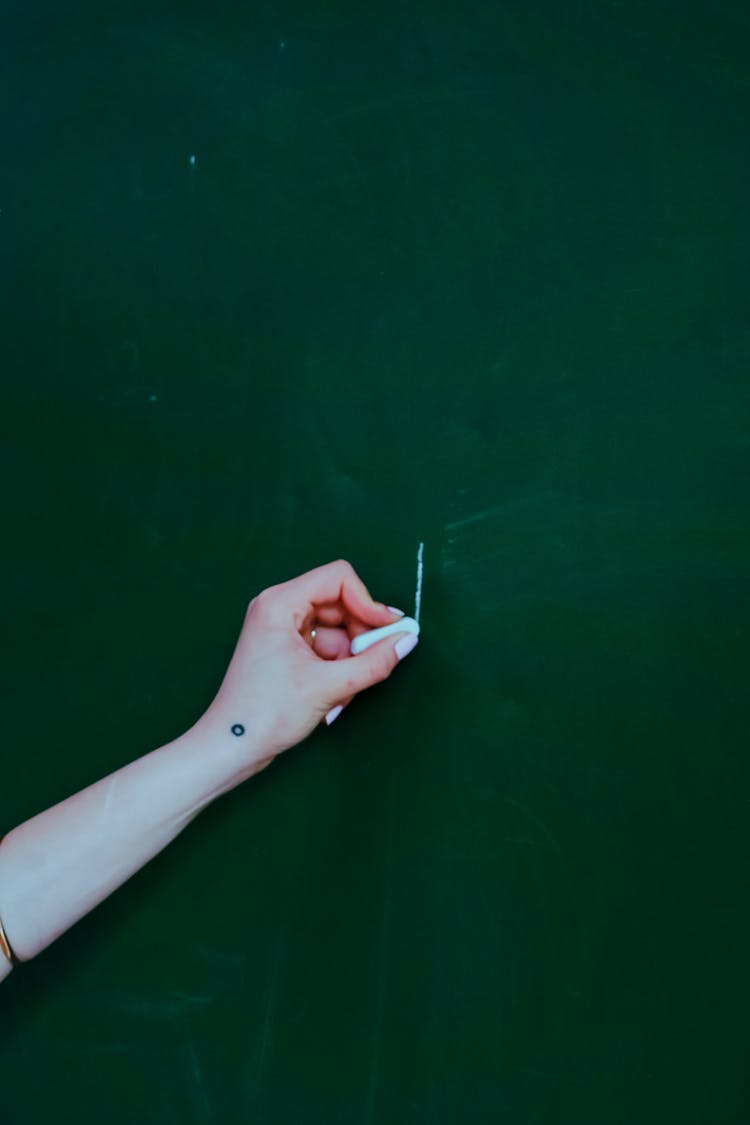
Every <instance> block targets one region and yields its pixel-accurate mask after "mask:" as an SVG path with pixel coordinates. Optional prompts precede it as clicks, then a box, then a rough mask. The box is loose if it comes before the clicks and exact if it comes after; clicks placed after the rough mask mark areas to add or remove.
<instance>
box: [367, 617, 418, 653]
mask: <svg viewBox="0 0 750 1125" xmlns="http://www.w3.org/2000/svg"><path fill="white" fill-rule="evenodd" d="M394 633H411V634H412V635H413V636H415V637H418V636H419V625H418V623H417V622H416V621H415V620H414V618H413V617H402V618H401V619H400V620H399V621H394V623H393V624H392V625H383V626H382V627H381V628H380V629H370V630H369V631H368V632H366V633H360V634H359V636H358V637H355V638H354V639H353V640H352V644H351V654H352V656H356V655H357V654H358V653H360V652H364V651H365V649H367V648H369V647H370V645H375V644H377V643H378V641H382V640H383V639H384V638H385V637H392V636H393V634H394ZM404 647H406V646H404ZM413 647H414V646H413V645H412V646H411V648H413ZM411 648H410V649H409V652H411Z"/></svg>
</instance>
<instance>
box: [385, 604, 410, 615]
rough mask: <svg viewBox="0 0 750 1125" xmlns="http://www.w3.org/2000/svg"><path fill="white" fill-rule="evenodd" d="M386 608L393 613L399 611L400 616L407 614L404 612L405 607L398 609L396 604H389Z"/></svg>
mask: <svg viewBox="0 0 750 1125" xmlns="http://www.w3.org/2000/svg"><path fill="white" fill-rule="evenodd" d="M385 608H386V609H389V610H390V611H391V613H397V614H398V615H399V617H405V616H406V615H405V614H404V611H403V609H396V607H395V605H387V606H386V607H385Z"/></svg>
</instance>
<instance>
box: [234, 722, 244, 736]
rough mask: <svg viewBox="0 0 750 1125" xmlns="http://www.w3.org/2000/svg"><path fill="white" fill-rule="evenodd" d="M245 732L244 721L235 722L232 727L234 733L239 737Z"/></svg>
mask: <svg viewBox="0 0 750 1125" xmlns="http://www.w3.org/2000/svg"><path fill="white" fill-rule="evenodd" d="M244 733H245V728H244V727H243V725H242V723H235V724H234V726H233V727H232V734H236V735H237V737H238V738H239V736H240V735H241V734H244Z"/></svg>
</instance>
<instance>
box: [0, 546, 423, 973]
mask: <svg viewBox="0 0 750 1125" xmlns="http://www.w3.org/2000/svg"><path fill="white" fill-rule="evenodd" d="M398 616H399V614H398V612H397V611H391V610H389V609H388V608H387V607H386V606H383V605H382V604H380V603H377V602H373V601H372V599H371V598H370V595H369V593H368V592H367V590H366V588H365V586H364V584H363V583H362V581H361V579H359V578H358V576H357V575H356V574H355V572H354V570H353V569H352V568H351V566H350V565H349V564H348V563H346V562H343V561H339V562H335V563H329V564H328V565H327V566H323V567H318V568H317V569H316V570H313V571H310V572H309V573H307V574H305V575H302V576H300V577H299V578H296V579H292V580H291V581H290V582H287V583H284V584H282V585H279V586H274V587H272V588H271V589H269V590H266V591H264V592H263V593H262V594H260V595H259V596H258V597H257V598H255V599H254V600H253V601H252V602H251V603H250V607H249V609H248V612H247V615H246V618H245V623H244V626H243V629H242V632H241V634H240V638H239V641H238V643H237V647H236V649H235V652H234V655H233V657H232V661H231V663H230V665H229V668H228V670H227V673H226V676H225V678H224V681H223V683H222V685H221V688H220V689H219V693H218V695H217V696H216V699H215V700H214V702H213V703H212V704H211V707H210V708H209V709H208V711H207V712H206V714H205V715H204V716H203V717H202V718H201V719H200V720H199V721H198V722H197V723H196V724H195V726H193V727H192V728H191V729H190V730H188V731H187V732H186V733H185V734H183V735H181V736H180V737H179V738H177V739H175V740H174V741H172V742H169V743H168V744H167V745H165V746H162V747H160V748H159V749H158V750H154V751H152V752H151V753H150V754H146V755H145V756H144V757H142V758H139V759H137V760H136V761H134V762H131V763H130V764H129V765H127V766H124V767H123V768H122V769H120V770H117V771H116V772H115V773H113V774H111V775H110V776H108V777H105V778H103V779H102V780H101V781H97V782H96V783H95V784H93V785H90V786H89V787H88V788H87V789H84V790H82V791H81V792H80V793H76V794H75V795H74V796H72V797H69V798H68V799H67V800H65V801H62V802H60V804H58V805H55V806H54V807H52V808H50V809H47V810H46V811H45V812H42V813H40V814H39V815H38V816H35V817H33V818H32V819H31V820H28V821H26V822H25V823H24V824H21V825H20V826H19V827H17V828H14V829H13V831H11V832H10V833H9V834H8V835H7V836H6V837H5V838H4V839H3V840H2V842H1V843H0V920H2V923H3V926H4V929H5V933H6V935H7V938H8V940H9V942H10V944H11V946H12V948H13V951H14V953H15V955H16V957H17V958H18V959H19V960H20V961H24V960H28V959H29V958H31V957H34V956H35V955H36V954H37V953H39V952H41V950H43V949H44V948H46V946H48V945H49V944H50V943H51V942H53V941H54V940H55V939H56V938H57V937H59V936H60V934H62V933H63V932H64V931H65V930H67V929H68V928H69V927H70V926H72V925H74V923H75V922H77V921H78V920H79V919H80V918H82V917H83V916H84V915H85V914H87V913H88V911H89V910H91V909H92V908H93V907H94V906H96V905H98V903H100V902H101V901H102V900H103V899H104V898H106V897H107V896H108V895H109V894H111V893H112V891H114V890H115V889H116V888H117V887H119V886H120V885H121V884H122V883H124V882H125V881H126V879H129V878H130V876H131V875H133V874H134V873H135V872H136V871H137V870H138V869H139V868H141V867H143V865H144V864H146V863H148V861H149V860H150V859H152V858H153V857H154V856H155V855H156V854H157V853H158V852H160V851H161V850H162V848H164V847H165V846H166V845H167V844H168V843H169V842H170V841H171V840H173V839H174V838H175V836H177V835H178V833H179V832H181V831H182V829H183V828H184V827H185V826H186V825H187V824H189V823H190V821H191V820H192V819H193V818H194V817H195V816H196V815H197V814H198V813H199V812H200V811H201V809H204V808H205V807H206V806H207V805H208V804H210V803H211V802H212V801H213V800H215V798H216V797H218V796H220V795H221V794H222V793H226V792H228V791H229V790H230V789H232V788H234V787H235V786H236V785H238V784H239V783H240V782H242V781H244V780H246V779H247V778H249V777H251V776H253V774H255V773H257V772H258V771H259V770H261V769H263V768H264V767H265V766H267V765H268V764H269V762H271V761H272V760H273V759H274V757H276V755H277V754H279V753H281V752H282V751H283V750H286V749H288V748H289V747H290V746H293V745H295V744H296V743H298V742H300V741H302V739H304V738H305V737H306V736H307V735H308V734H310V733H311V731H312V730H314V729H315V727H316V726H317V725H318V724H319V723H320V722H321V720H322V719H323V718H324V717H325V716H328V717H329V719H330V717H331V715H332V714H335V713H336V712H337V711H338V710H339V708H340V707H341V706H345V705H346V704H347V703H348V702H349V701H350V700H351V699H352V698H353V697H354V696H355V695H356V694H357V693H358V692H359V691H362V690H363V689H364V688H367V687H370V686H372V685H373V684H376V683H378V682H380V681H382V680H385V679H386V678H387V677H388V676H389V675H390V673H391V671H392V670H393V668H394V667H395V665H396V664H397V662H398V660H399V657H400V656H401V655H405V650H404V648H403V647H400V648H399V647H398V646H399V642H400V641H401V640H402V639H403V638H407V642H408V643H407V650H408V649H409V646H411V645H413V644H414V643H416V638H409V636H408V634H406V633H398V634H396V635H395V636H393V637H389V638H387V639H386V640H381V641H380V642H379V643H377V644H375V645H373V646H372V647H371V648H369V649H367V650H366V651H365V652H362V653H360V654H359V655H357V656H353V657H352V656H350V655H349V654H350V646H351V641H352V640H353V638H354V637H355V636H357V635H359V634H360V633H363V632H366V631H368V629H370V628H378V627H381V626H383V625H384V624H391V623H392V622H393V621H394V619H395V620H398ZM332 709H333V711H332ZM10 969H11V964H10V962H9V961H8V960H7V959H6V957H5V956H4V955H3V954H2V953H1V952H0V980H2V979H3V978H4V977H5V976H7V974H8V973H9V972H10Z"/></svg>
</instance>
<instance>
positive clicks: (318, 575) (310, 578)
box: [271, 559, 394, 626]
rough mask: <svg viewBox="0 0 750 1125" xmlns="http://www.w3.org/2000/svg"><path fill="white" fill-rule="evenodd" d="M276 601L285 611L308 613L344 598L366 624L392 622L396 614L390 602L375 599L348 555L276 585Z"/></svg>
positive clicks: (346, 606) (346, 604) (354, 613)
mask: <svg viewBox="0 0 750 1125" xmlns="http://www.w3.org/2000/svg"><path fill="white" fill-rule="evenodd" d="M271 589H272V590H273V591H274V604H275V605H276V606H278V608H279V610H280V611H281V612H282V613H283V614H284V615H288V614H289V613H290V612H291V613H292V614H295V615H296V614H302V616H303V617H304V615H305V614H306V613H308V612H309V611H310V610H311V609H313V608H314V607H315V606H316V605H320V604H321V603H324V602H341V603H342V604H343V605H344V607H345V609H346V610H348V612H349V613H351V614H352V615H353V616H354V617H357V618H359V620H360V621H363V622H364V623H365V624H366V625H373V626H377V625H389V624H390V622H391V620H392V619H393V616H394V615H393V614H392V613H391V611H390V610H389V609H388V606H386V605H383V603H382V602H376V601H374V600H373V599H372V597H371V596H370V591H369V590H368V589H367V587H366V586H365V584H364V582H363V581H362V579H361V578H360V577H359V575H358V574H357V572H356V570H355V569H354V567H353V566H352V564H351V563H349V562H347V561H346V560H345V559H337V560H336V561H335V562H330V563H326V564H325V565H324V566H317V567H315V569H314V570H308V571H307V573H306V574H301V575H300V576H299V578H292V579H290V580H289V581H288V582H283V583H281V585H279V586H273V587H271Z"/></svg>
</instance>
